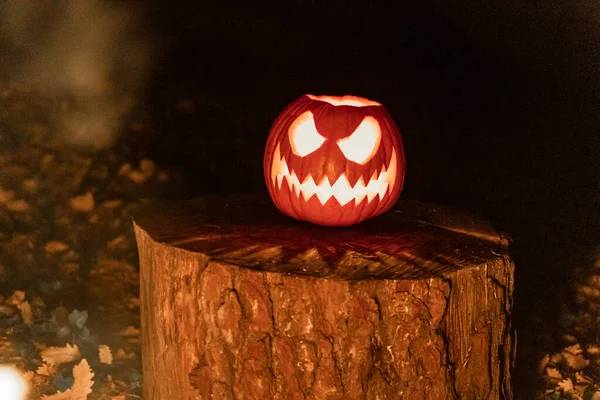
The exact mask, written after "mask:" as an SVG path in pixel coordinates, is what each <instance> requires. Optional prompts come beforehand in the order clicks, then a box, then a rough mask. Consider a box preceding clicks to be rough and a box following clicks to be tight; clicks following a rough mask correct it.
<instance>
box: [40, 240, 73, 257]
mask: <svg viewBox="0 0 600 400" xmlns="http://www.w3.org/2000/svg"><path fill="white" fill-rule="evenodd" d="M68 249H69V246H68V245H67V244H66V243H63V242H60V241H58V240H51V241H49V242H48V243H46V246H44V251H46V253H50V254H56V253H62V252H63V251H66V250H68Z"/></svg>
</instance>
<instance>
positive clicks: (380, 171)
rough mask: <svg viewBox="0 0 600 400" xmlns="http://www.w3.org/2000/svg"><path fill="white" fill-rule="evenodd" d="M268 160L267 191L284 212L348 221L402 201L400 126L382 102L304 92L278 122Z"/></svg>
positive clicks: (336, 222)
mask: <svg viewBox="0 0 600 400" xmlns="http://www.w3.org/2000/svg"><path fill="white" fill-rule="evenodd" d="M263 167H264V173H265V181H266V184H267V188H268V191H269V194H270V195H271V198H272V199H273V202H274V203H275V205H276V206H277V208H279V210H280V211H282V212H283V213H284V214H287V215H289V216H290V217H293V218H296V219H299V220H304V221H309V222H312V223H315V224H319V225H326V226H348V225H353V224H355V223H358V222H360V221H363V220H365V219H367V218H371V217H374V216H376V215H379V214H381V213H383V212H385V211H387V210H388V209H389V208H390V207H391V206H392V205H393V204H394V203H395V202H396V200H397V199H398V196H399V195H400V191H401V190H402V185H403V183H404V173H405V159H404V150H403V146H402V139H401V137H400V133H399V132H398V128H397V127H396V124H395V123H394V121H393V120H392V118H391V117H390V115H389V114H388V112H387V110H386V109H385V108H384V107H383V106H382V105H381V104H379V103H376V102H374V101H370V100H367V99H363V98H360V97H355V96H343V97H334V96H313V95H304V96H302V97H300V98H299V99H297V100H296V101H294V102H293V103H291V104H290V105H289V106H288V107H286V109H285V110H283V112H282V113H281V114H280V115H279V116H278V117H277V119H276V120H275V122H274V123H273V126H272V127H271V131H270V133H269V137H268V139H267V145H266V149H265V155H264V160H263Z"/></svg>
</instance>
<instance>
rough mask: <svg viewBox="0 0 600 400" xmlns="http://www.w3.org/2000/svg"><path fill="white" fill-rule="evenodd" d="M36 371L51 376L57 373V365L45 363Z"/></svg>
mask: <svg viewBox="0 0 600 400" xmlns="http://www.w3.org/2000/svg"><path fill="white" fill-rule="evenodd" d="M35 373H36V374H38V375H42V376H51V375H54V374H55V373H56V366H55V365H48V364H46V363H43V364H42V365H40V366H39V367H38V369H36V370H35Z"/></svg>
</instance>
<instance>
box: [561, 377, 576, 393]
mask: <svg viewBox="0 0 600 400" xmlns="http://www.w3.org/2000/svg"><path fill="white" fill-rule="evenodd" d="M558 387H560V388H561V389H562V390H564V391H565V392H568V391H570V390H573V382H571V379H570V378H567V379H565V380H562V381H560V382H558Z"/></svg>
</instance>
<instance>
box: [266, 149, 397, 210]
mask: <svg viewBox="0 0 600 400" xmlns="http://www.w3.org/2000/svg"><path fill="white" fill-rule="evenodd" d="M397 164H398V160H397V156H396V149H392V157H391V160H390V163H389V169H386V168H385V165H382V167H381V169H380V171H381V172H380V173H379V176H377V172H374V173H373V176H372V177H371V179H369V181H368V183H365V180H364V178H363V177H360V178H359V179H358V181H357V182H356V184H355V185H354V186H351V185H350V182H349V181H348V178H346V175H345V174H343V173H342V174H341V175H340V176H339V178H338V179H337V180H336V181H335V182H333V184H332V183H331V182H330V181H329V179H328V178H327V176H325V177H323V179H322V180H321V182H319V183H315V181H314V179H313V177H312V175H310V174H309V175H308V176H307V177H306V178H305V179H304V182H300V180H299V179H298V177H297V176H296V174H295V173H294V171H292V172H290V170H289V168H288V165H287V162H286V161H285V159H283V158H282V157H281V149H280V145H277V148H276V149H275V154H274V155H273V163H272V165H271V180H272V182H273V184H274V185H276V186H277V188H278V189H281V186H282V185H283V182H284V181H285V182H286V183H287V185H288V186H289V189H290V191H291V192H295V193H296V196H297V197H298V198H299V197H300V196H301V195H302V198H303V199H304V201H308V200H309V199H310V198H311V197H313V196H315V195H316V196H317V198H318V199H319V202H320V203H321V204H322V205H325V203H327V201H329V200H330V199H331V198H332V197H333V198H335V199H336V200H337V201H338V203H340V205H341V206H344V205H346V204H348V203H350V202H351V201H352V200H354V203H355V205H359V204H360V203H361V202H362V201H363V200H365V199H366V200H367V203H371V202H372V201H373V199H375V198H376V197H377V196H379V200H383V198H384V196H385V195H386V193H388V192H389V193H391V192H392V189H393V188H394V183H395V179H396V173H397Z"/></svg>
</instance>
